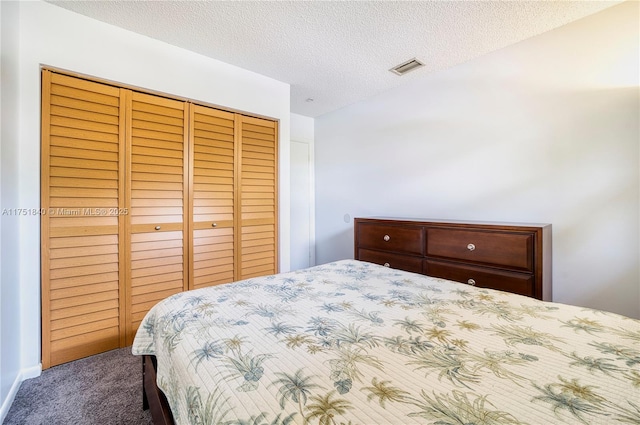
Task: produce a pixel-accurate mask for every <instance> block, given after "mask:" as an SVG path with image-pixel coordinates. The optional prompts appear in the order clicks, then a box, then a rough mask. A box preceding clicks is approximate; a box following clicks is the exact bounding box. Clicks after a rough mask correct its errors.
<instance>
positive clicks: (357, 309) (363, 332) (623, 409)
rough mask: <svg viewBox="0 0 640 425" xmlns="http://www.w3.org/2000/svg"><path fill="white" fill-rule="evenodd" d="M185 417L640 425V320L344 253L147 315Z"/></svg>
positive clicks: (172, 300) (154, 348)
mask: <svg viewBox="0 0 640 425" xmlns="http://www.w3.org/2000/svg"><path fill="white" fill-rule="evenodd" d="M133 353H134V354H140V355H141V354H153V355H156V356H157V358H158V385H159V387H160V388H161V389H162V390H163V391H164V393H165V394H166V396H167V399H168V401H169V404H170V406H171V409H172V411H173V414H174V418H175V420H176V423H177V424H252V425H259V424H270V425H279V424H282V425H286V424H319V425H338V424H345V425H347V424H349V425H369V424H371V425H372V424H438V425H444V424H531V425H543V424H544V425H546V424H559V423H576V424H579V423H582V424H618V423H625V424H638V423H640V321H638V320H634V319H630V318H626V317H623V316H619V315H616V314H612V313H605V312H602V311H596V310H591V309H586V308H579V307H574V306H568V305H562V304H555V303H545V302H541V301H537V300H534V299H531V298H527V297H522V296H519V295H513V294H508V293H503V292H499V291H493V290H488V289H478V288H474V287H470V286H468V285H463V284H459V283H455V282H450V281H447V280H443V279H436V278H431V277H427V276H422V275H418V274H413V273H407V272H403V271H398V270H393V269H388V268H384V267H381V266H377V265H374V264H370V263H364V262H359V261H355V260H343V261H338V262H335V263H330V264H326V265H322V266H317V267H313V268H310V269H305V270H300V271H297V272H290V273H283V274H278V275H275V276H268V277H263V278H254V279H249V280H245V281H240V282H235V283H232V284H227V285H221V286H216V287H211V288H204V289H199V290H195V291H189V292H183V293H180V294H176V295H174V296H172V297H169V298H168V299H166V300H164V301H163V302H161V303H159V304H158V305H156V306H155V307H154V308H153V309H152V310H151V311H149V313H148V314H147V316H146V318H145V319H144V321H143V322H142V325H141V326H140V329H139V330H138V333H137V335H136V338H135V342H134V345H133Z"/></svg>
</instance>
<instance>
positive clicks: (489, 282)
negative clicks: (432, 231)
mask: <svg viewBox="0 0 640 425" xmlns="http://www.w3.org/2000/svg"><path fill="white" fill-rule="evenodd" d="M424 270H425V274H426V275H428V276H433V277H440V278H443V279H448V280H454V281H456V282H462V283H466V284H471V285H473V286H477V287H479V288H491V289H498V290H500V291H507V292H512V293H514V294H520V295H527V296H529V297H532V296H534V289H533V288H534V281H533V275H532V274H528V273H518V272H507V271H501V270H493V269H489V268H486V267H476V266H469V265H465V264H455V263H447V262H440V261H434V260H425V269H424Z"/></svg>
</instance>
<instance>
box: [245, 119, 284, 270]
mask: <svg viewBox="0 0 640 425" xmlns="http://www.w3.org/2000/svg"><path fill="white" fill-rule="evenodd" d="M239 120H240V121H241V124H240V129H241V130H240V137H241V149H240V164H241V165H240V186H239V192H240V199H241V205H240V224H239V228H240V233H241V235H240V247H239V248H238V251H239V252H237V253H236V255H237V256H238V258H239V259H240V260H239V266H238V278H239V279H246V278H249V277H254V276H262V275H267V274H272V273H277V270H278V266H277V264H278V258H277V257H278V255H277V252H278V249H277V237H278V220H277V213H278V208H277V205H278V203H277V199H278V193H277V187H278V181H277V175H278V158H277V151H278V149H277V140H278V133H277V124H276V123H275V122H274V121H270V120H265V119H258V118H252V117H246V116H240V115H239Z"/></svg>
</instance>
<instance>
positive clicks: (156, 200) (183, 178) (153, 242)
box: [127, 92, 189, 343]
mask: <svg viewBox="0 0 640 425" xmlns="http://www.w3.org/2000/svg"><path fill="white" fill-rule="evenodd" d="M188 118H189V116H188V106H187V103H185V102H180V101H176V100H171V99H166V98H162V97H158V96H151V95H147V94H141V93H137V92H133V93H132V95H131V104H130V114H129V119H128V121H130V122H128V126H129V127H130V128H131V131H130V133H129V136H128V138H127V143H128V145H129V152H130V153H131V155H130V156H129V160H130V167H129V169H130V171H131V173H130V175H131V177H130V186H129V188H130V190H129V193H128V197H129V200H128V205H130V206H131V211H130V214H129V216H128V217H129V223H128V230H129V232H130V253H129V255H130V258H129V259H128V260H129V261H128V262H129V264H130V270H129V273H128V284H129V285H130V287H129V288H128V289H129V294H130V296H129V297H128V299H127V301H128V302H129V303H130V304H129V305H128V307H129V308H128V309H127V316H128V318H127V324H128V329H127V343H131V342H132V341H133V336H134V335H135V332H136V330H137V329H138V325H139V324H140V322H141V321H142V319H143V318H144V315H145V314H146V313H147V311H149V309H150V308H151V307H152V306H153V305H155V304H156V303H157V302H158V301H160V300H162V299H164V298H166V297H168V296H169V295H172V294H175V293H177V292H180V291H183V290H186V289H187V285H188V264H187V258H188V249H187V248H188V247H187V244H186V243H185V236H186V235H187V226H188V220H186V219H185V210H186V207H187V204H186V196H185V195H186V194H187V193H188V185H187V177H188V167H185V163H186V162H187V160H188V158H187V147H188V138H187V137H188V134H187V132H186V128H187V121H188Z"/></svg>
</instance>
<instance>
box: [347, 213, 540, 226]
mask: <svg viewBox="0 0 640 425" xmlns="http://www.w3.org/2000/svg"><path fill="white" fill-rule="evenodd" d="M368 220H371V221H380V222H389V223H398V224H414V225H424V224H425V223H429V224H444V225H459V226H473V225H476V226H503V227H514V228H515V227H519V228H522V227H530V228H540V227H551V224H549V223H518V222H507V221H480V220H477V221H474V220H448V219H433V218H409V217H378V216H373V217H356V218H354V222H355V221H360V222H362V221H368Z"/></svg>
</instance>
